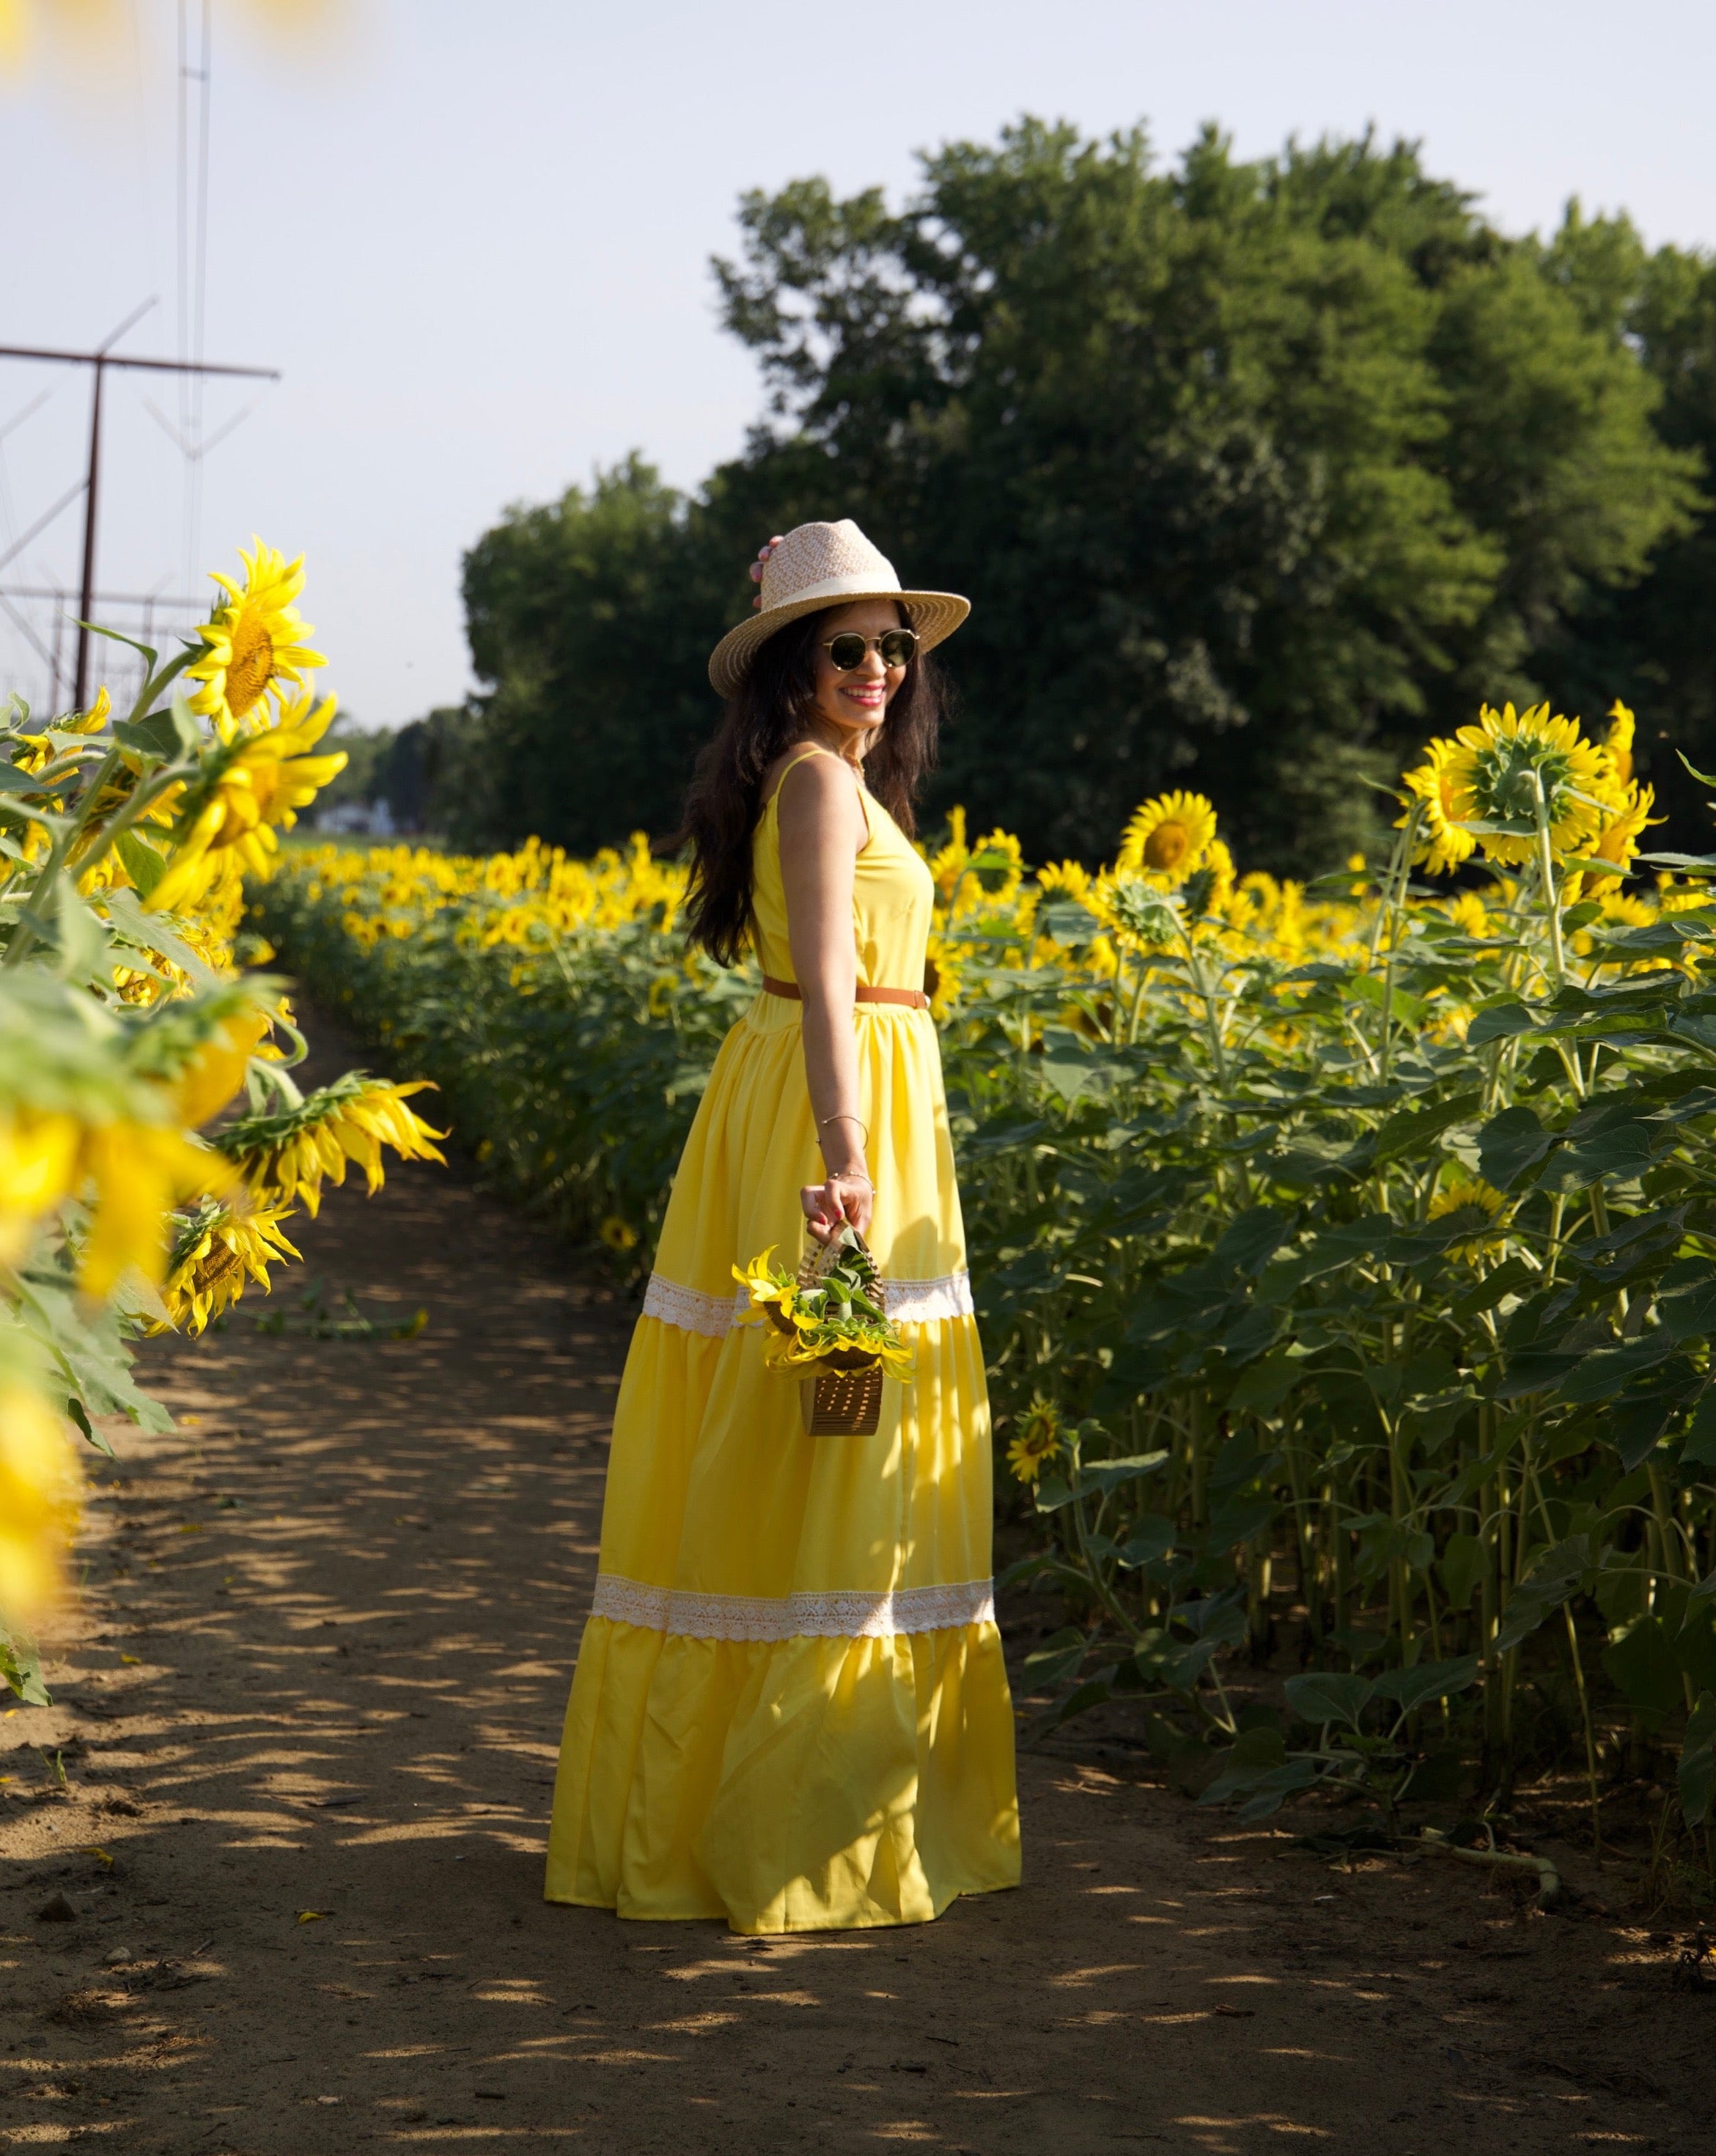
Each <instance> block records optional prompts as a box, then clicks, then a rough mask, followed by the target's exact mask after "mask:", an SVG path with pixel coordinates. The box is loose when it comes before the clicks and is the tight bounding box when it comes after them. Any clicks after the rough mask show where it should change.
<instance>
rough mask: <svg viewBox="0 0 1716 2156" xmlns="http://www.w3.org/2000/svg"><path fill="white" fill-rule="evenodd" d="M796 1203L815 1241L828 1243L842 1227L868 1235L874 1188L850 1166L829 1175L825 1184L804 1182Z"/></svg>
mask: <svg viewBox="0 0 1716 2156" xmlns="http://www.w3.org/2000/svg"><path fill="white" fill-rule="evenodd" d="M799 1204H801V1205H802V1206H803V1207H804V1218H805V1219H806V1220H807V1221H809V1224H810V1232H811V1234H812V1235H814V1236H815V1238H816V1240H817V1241H818V1242H819V1243H831V1242H832V1241H833V1240H834V1239H835V1236H836V1235H839V1234H840V1230H841V1229H842V1228H844V1227H851V1228H855V1229H857V1231H858V1233H859V1234H860V1235H868V1234H869V1232H870V1218H871V1214H872V1213H873V1212H874V1211H875V1210H876V1188H875V1185H874V1184H873V1183H871V1180H870V1178H869V1177H868V1176H867V1175H866V1174H865V1173H864V1172H863V1170H862V1169H861V1168H850V1169H848V1170H847V1171H846V1172H845V1173H844V1174H834V1175H830V1178H828V1181H827V1182H826V1183H805V1184H804V1187H803V1188H801V1189H800V1191H799Z"/></svg>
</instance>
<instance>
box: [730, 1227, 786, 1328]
mask: <svg viewBox="0 0 1716 2156" xmlns="http://www.w3.org/2000/svg"><path fill="white" fill-rule="evenodd" d="M773 1260H774V1245H773V1243H771V1244H770V1245H769V1246H768V1249H767V1250H764V1251H763V1254H762V1255H761V1256H760V1257H755V1258H753V1259H752V1260H751V1262H750V1264H749V1265H747V1266H746V1267H745V1268H744V1270H742V1271H741V1270H740V1269H739V1267H738V1266H737V1265H735V1266H734V1267H733V1269H732V1275H733V1278H734V1279H735V1280H736V1281H737V1282H738V1284H739V1286H741V1287H742V1288H743V1289H744V1290H745V1291H746V1293H747V1296H748V1301H747V1302H746V1305H745V1307H744V1308H743V1309H742V1311H741V1312H739V1322H740V1324H741V1325H748V1324H750V1323H752V1322H760V1321H761V1320H763V1318H766V1317H768V1312H769V1310H770V1308H771V1306H773V1309H774V1310H775V1311H776V1312H777V1313H778V1316H779V1317H780V1318H781V1319H782V1320H784V1321H785V1322H791V1319H792V1315H793V1298H794V1296H795V1295H796V1294H797V1293H798V1290H799V1284H798V1282H797V1281H795V1280H794V1278H793V1276H792V1275H791V1274H790V1273H789V1272H788V1271H787V1270H785V1268H784V1266H781V1265H776V1264H775V1263H774V1262H773Z"/></svg>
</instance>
